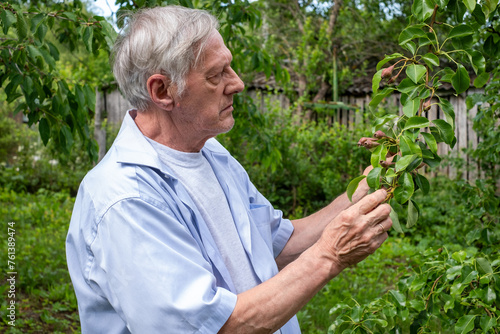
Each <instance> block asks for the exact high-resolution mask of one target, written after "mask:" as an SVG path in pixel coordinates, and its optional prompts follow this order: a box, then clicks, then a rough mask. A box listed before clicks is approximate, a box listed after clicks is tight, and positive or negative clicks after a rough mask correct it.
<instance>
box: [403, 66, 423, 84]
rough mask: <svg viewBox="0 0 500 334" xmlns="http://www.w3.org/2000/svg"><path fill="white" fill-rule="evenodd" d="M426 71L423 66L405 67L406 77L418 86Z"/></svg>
mask: <svg viewBox="0 0 500 334" xmlns="http://www.w3.org/2000/svg"><path fill="white" fill-rule="evenodd" d="M425 73H427V70H426V69H425V66H423V65H415V64H413V65H410V66H408V67H406V75H407V76H408V78H410V79H411V81H413V82H414V83H415V84H418V83H419V82H420V80H421V79H422V78H423V77H424V75H425Z"/></svg>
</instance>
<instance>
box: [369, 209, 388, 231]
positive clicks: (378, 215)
mask: <svg viewBox="0 0 500 334" xmlns="http://www.w3.org/2000/svg"><path fill="white" fill-rule="evenodd" d="M390 214H391V206H390V205H389V204H380V205H379V206H377V207H376V208H375V209H373V210H372V211H370V212H369V213H367V214H366V216H367V217H368V220H369V222H370V223H371V225H372V226H375V225H377V224H378V223H380V222H382V221H384V220H386V219H387V218H389V215H390Z"/></svg>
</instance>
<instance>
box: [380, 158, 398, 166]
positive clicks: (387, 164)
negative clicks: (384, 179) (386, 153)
mask: <svg viewBox="0 0 500 334" xmlns="http://www.w3.org/2000/svg"><path fill="white" fill-rule="evenodd" d="M379 163H380V166H382V167H384V168H388V167H390V166H392V165H394V164H396V163H395V162H388V161H385V160H380V161H379Z"/></svg>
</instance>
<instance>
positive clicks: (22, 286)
mask: <svg viewBox="0 0 500 334" xmlns="http://www.w3.org/2000/svg"><path fill="white" fill-rule="evenodd" d="M0 203H1V205H0V222H1V226H2V230H3V231H5V232H4V233H6V231H7V224H8V223H9V222H14V223H15V225H14V229H15V230H16V234H15V236H16V246H15V247H16V271H17V275H16V300H17V312H18V313H17V315H16V326H15V327H11V326H7V324H6V323H4V322H5V321H7V320H8V318H7V317H6V310H7V308H6V307H7V304H6V303H7V299H2V302H1V304H2V305H1V309H0V323H1V325H0V326H1V327H2V328H4V329H5V333H38V332H43V333H68V332H69V331H70V330H73V331H77V330H79V327H80V324H79V320H78V314H77V303H76V298H75V295H74V292H73V287H72V285H71V281H70V278H69V275H68V271H67V267H66V259H65V250H64V241H65V239H66V233H67V226H68V222H69V219H70V215H71V210H72V207H73V203H74V198H72V197H70V196H69V195H68V194H67V193H63V192H59V193H54V192H49V191H45V190H40V191H38V192H37V193H36V194H29V193H24V192H20V193H16V192H14V191H11V190H5V189H0ZM6 244H7V238H2V248H3V249H6V248H7V245H6ZM6 256H7V252H2V253H1V255H0V259H1V261H2V263H7V259H6ZM4 275H5V274H4V272H2V283H1V285H0V294H1V295H2V296H6V295H7V289H8V284H7V280H6V277H5V276H4ZM7 328H9V329H7Z"/></svg>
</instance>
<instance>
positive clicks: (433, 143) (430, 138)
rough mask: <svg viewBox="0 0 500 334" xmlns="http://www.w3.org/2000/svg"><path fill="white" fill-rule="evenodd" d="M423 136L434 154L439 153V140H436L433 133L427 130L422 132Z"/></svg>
mask: <svg viewBox="0 0 500 334" xmlns="http://www.w3.org/2000/svg"><path fill="white" fill-rule="evenodd" d="M422 136H423V137H424V139H425V143H426V144H427V146H428V147H429V149H430V150H431V152H432V153H434V154H437V149H438V147H437V142H436V139H435V138H434V136H433V135H432V134H431V133H427V132H422Z"/></svg>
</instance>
